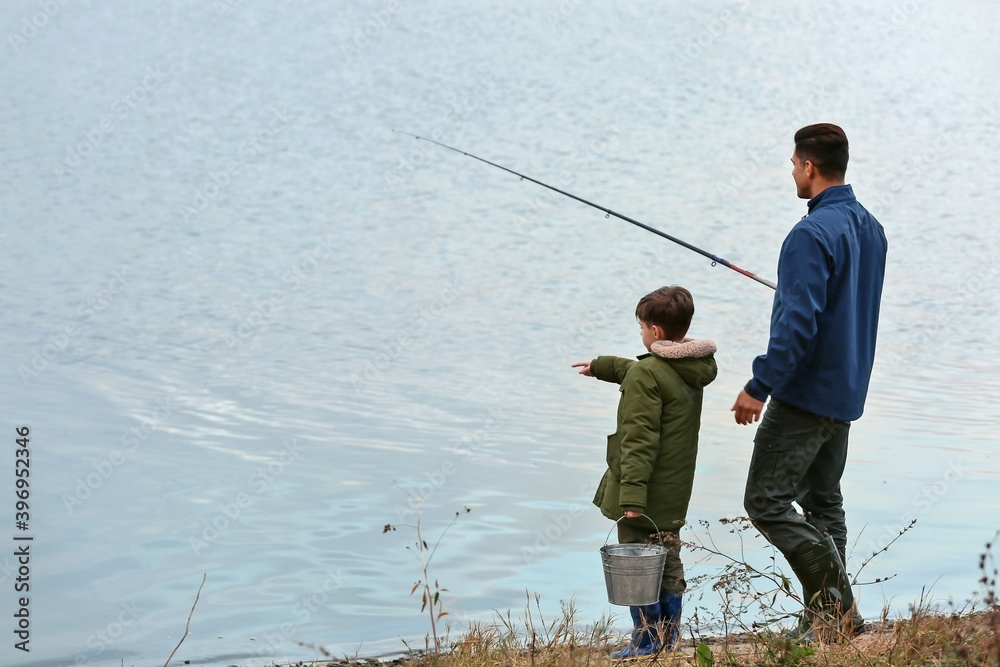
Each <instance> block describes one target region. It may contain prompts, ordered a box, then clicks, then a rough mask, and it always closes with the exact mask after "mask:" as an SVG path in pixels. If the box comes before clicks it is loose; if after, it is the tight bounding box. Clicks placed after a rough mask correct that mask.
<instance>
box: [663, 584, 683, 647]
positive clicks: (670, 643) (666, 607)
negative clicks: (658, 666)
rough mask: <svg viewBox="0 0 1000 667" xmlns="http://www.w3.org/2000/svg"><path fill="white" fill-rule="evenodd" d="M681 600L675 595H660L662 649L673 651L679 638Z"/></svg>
mask: <svg viewBox="0 0 1000 667" xmlns="http://www.w3.org/2000/svg"><path fill="white" fill-rule="evenodd" d="M681 598H682V596H680V595H677V594H675V593H663V594H662V595H660V620H661V621H662V623H663V631H662V632H663V648H664V649H665V650H667V651H673V650H675V649H676V648H677V644H678V643H679V642H680V638H681Z"/></svg>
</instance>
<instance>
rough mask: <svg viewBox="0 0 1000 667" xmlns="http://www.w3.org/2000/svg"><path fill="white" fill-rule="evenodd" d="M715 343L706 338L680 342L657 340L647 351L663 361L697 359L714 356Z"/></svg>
mask: <svg viewBox="0 0 1000 667" xmlns="http://www.w3.org/2000/svg"><path fill="white" fill-rule="evenodd" d="M717 349H718V348H716V347H715V342H714V341H711V340H708V339H707V338H685V339H684V340H682V341H681V342H679V343H678V342H676V341H672V340H658V341H656V342H655V343H653V344H652V345H650V346H649V351H650V352H652V353H653V354H655V355H656V356H658V357H661V358H663V359H689V358H694V359H699V358H701V357H707V356H709V355H711V354H715V351H716V350H717Z"/></svg>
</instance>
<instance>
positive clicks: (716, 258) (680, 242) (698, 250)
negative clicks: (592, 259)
mask: <svg viewBox="0 0 1000 667" xmlns="http://www.w3.org/2000/svg"><path fill="white" fill-rule="evenodd" d="M393 132H398V133H399V134H405V135H406V136H408V137H413V138H414V139H418V140H420V141H427V142H430V143H432V144H437V145H438V146H441V147H442V148H447V149H448V150H450V151H454V152H456V153H460V154H462V155H465V156H467V157H471V158H473V159H474V160H479V161H480V162H485V163H486V164H488V165H490V166H491V167H496V168H497V169H503V170H504V171H506V172H507V173H510V174H514V175H515V176H518V177H520V178H523V179H526V180H529V181H531V182H532V183H537V184H538V185H541V186H542V187H543V188H548V189H549V190H552V191H553V192H558V193H559V194H561V195H564V196H566V197H569V198H571V199H575V200H577V201H578V202H581V203H584V204H586V205H587V206H592V207H593V208H596V209H597V210H599V211H603V212H604V213H605V215H604V217H608V216H610V215H613V216H615V217H616V218H618V219H619V220H624V221H625V222H630V223H632V224H633V225H635V226H636V227H642V228H643V229H645V230H646V231H647V232H652V233H654V234H656V235H657V236H662V237H663V238H665V239H667V240H668V241H673V242H674V243H676V244H677V245H680V246H683V247H685V248H687V249H688V250H692V251H694V252H696V253H698V254H699V255H703V256H704V257H707V258H708V259H710V260H712V266H715V265H716V264H722V265H723V266H725V267H727V268H730V269H732V270H733V271H735V272H736V273H740V274H743V275H744V276H746V277H747V278H752V279H754V280H756V281H757V282H759V283H760V284H762V285H767V286H768V287H770V288H771V289H777V285H775V284H774V283H773V282H771V281H770V280H768V279H767V278H761V277H760V276H758V275H757V274H756V273H752V272H750V271H747V270H746V269H743V268H740V267H739V266H736V265H735V264H733V263H732V262H730V261H728V260H726V259H723V258H722V257H719V256H718V255H713V254H712V253H710V252H708V251H707V250H702V249H701V248H699V247H698V246H695V245H691V244H690V243H688V242H687V241H683V240H681V239H679V238H677V237H676V236H671V235H670V234H667V233H666V232H663V231H660V230H659V229H657V228H655V227H650V226H649V225H647V224H645V223H642V222H639V221H638V220H634V219H632V218H630V217H628V216H627V215H622V214H621V213H617V212H615V211H612V210H611V209H610V208H606V207H604V206H601V205H600V204H595V203H594V202H592V201H587V200H586V199H584V198H583V197H578V196H576V195H575V194H573V193H571V192H566V191H565V190H560V189H559V188H557V187H555V186H552V185H549V184H548V183H543V182H541V181H539V180H537V179H534V178H532V177H531V176H526V175H524V174H522V173H520V172H516V171H514V170H513V169H508V168H507V167H505V166H503V165H501V164H497V163H496V162H490V161H489V160H486V159H484V158H481V157H479V156H478V155H473V154H472V153H466V152H465V151H463V150H460V149H458V148H455V147H454V146H449V145H448V144H443V143H441V142H440V141H436V140H434V139H429V138H427V137H421V136H418V135H416V134H411V133H409V132H403V131H402V130H393Z"/></svg>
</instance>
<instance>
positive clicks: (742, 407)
mask: <svg viewBox="0 0 1000 667" xmlns="http://www.w3.org/2000/svg"><path fill="white" fill-rule="evenodd" d="M763 409H764V401H758V400H757V399H756V398H754V397H753V396H751V395H750V394H748V393H747V392H746V390H744V391H741V392H740V395H739V396H737V397H736V402H735V403H733V407H732V408H731V410H732V411H733V412H735V413H736V423H737V424H749V423H751V422H755V421H758V420H759V419H760V412H761V410H763Z"/></svg>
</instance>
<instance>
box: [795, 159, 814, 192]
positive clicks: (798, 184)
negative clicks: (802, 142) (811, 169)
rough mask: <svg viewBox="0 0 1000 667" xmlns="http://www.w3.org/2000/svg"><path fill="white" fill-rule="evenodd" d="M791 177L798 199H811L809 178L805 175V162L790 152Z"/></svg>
mask: <svg viewBox="0 0 1000 667" xmlns="http://www.w3.org/2000/svg"><path fill="white" fill-rule="evenodd" d="M792 179H794V180H795V193H796V194H797V195H798V196H799V199H811V198H812V191H811V189H810V184H809V178H808V177H807V176H806V163H805V162H803V161H802V160H800V159H799V156H798V155H796V154H795V153H794V152H793V153H792Z"/></svg>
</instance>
